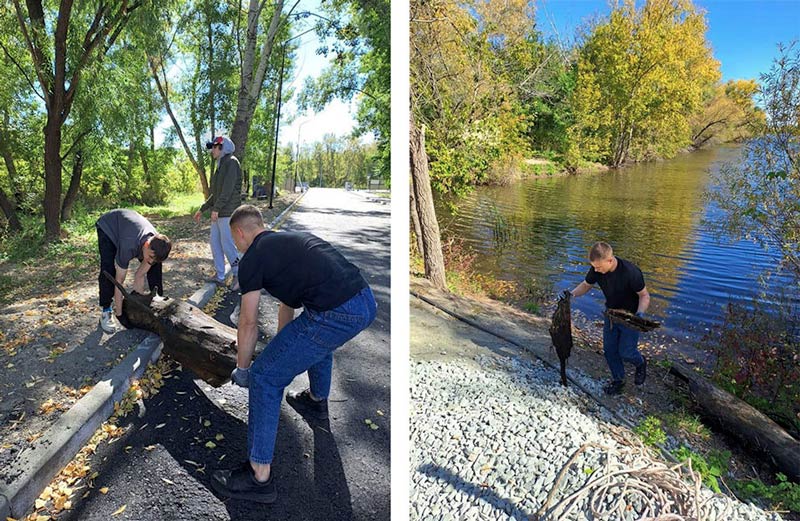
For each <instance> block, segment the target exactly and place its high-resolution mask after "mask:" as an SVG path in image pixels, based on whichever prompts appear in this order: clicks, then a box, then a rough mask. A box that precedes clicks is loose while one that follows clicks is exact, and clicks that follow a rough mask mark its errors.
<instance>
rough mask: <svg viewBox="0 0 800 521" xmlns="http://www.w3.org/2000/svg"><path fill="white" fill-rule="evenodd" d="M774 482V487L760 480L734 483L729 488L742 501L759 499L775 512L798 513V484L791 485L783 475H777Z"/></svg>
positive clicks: (799, 490)
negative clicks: (789, 511)
mask: <svg viewBox="0 0 800 521" xmlns="http://www.w3.org/2000/svg"><path fill="white" fill-rule="evenodd" d="M776 480H777V483H776V484H775V485H767V484H765V483H764V482H762V481H761V480H760V479H751V480H741V481H736V482H734V483H733V484H732V485H731V486H732V488H733V489H734V490H735V491H736V494H737V495H738V496H739V498H740V499H742V500H744V501H750V500H752V499H753V498H761V499H763V500H764V501H766V502H767V503H769V505H770V507H771V508H773V509H775V510H782V509H786V510H791V511H792V512H795V513H798V512H800V484H798V483H792V482H791V481H789V479H788V478H787V477H786V475H784V474H777V475H776Z"/></svg>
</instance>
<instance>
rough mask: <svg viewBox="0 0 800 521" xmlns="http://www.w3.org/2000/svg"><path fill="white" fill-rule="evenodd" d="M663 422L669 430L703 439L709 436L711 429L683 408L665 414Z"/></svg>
mask: <svg viewBox="0 0 800 521" xmlns="http://www.w3.org/2000/svg"><path fill="white" fill-rule="evenodd" d="M664 424H665V425H666V426H667V427H668V428H669V429H671V430H676V431H679V432H682V433H687V434H692V435H694V436H699V437H700V438H702V439H704V440H707V439H709V438H710V437H711V431H710V430H709V429H708V427H706V426H705V425H704V424H703V422H702V421H700V417H699V416H697V415H696V414H690V413H689V412H687V411H686V410H685V409H680V410H678V411H677V412H671V413H667V414H665V415H664Z"/></svg>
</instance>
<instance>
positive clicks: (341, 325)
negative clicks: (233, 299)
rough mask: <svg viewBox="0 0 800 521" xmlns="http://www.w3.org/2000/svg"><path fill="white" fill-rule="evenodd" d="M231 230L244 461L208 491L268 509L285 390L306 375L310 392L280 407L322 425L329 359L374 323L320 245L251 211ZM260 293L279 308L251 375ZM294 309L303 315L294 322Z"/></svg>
mask: <svg viewBox="0 0 800 521" xmlns="http://www.w3.org/2000/svg"><path fill="white" fill-rule="evenodd" d="M230 225H231V230H232V232H233V239H234V241H235V242H236V246H237V247H238V248H239V251H241V252H244V253H243V257H242V260H241V262H240V264H239V281H240V283H241V288H242V299H241V310H240V312H239V324H238V337H237V345H238V351H237V364H236V366H237V367H236V369H235V370H234V371H233V374H232V375H231V379H232V380H233V382H234V383H236V384H238V385H241V386H243V387H248V386H249V389H250V402H249V412H248V421H247V450H248V458H249V460H248V462H247V463H245V464H244V465H242V467H240V468H238V469H235V470H220V471H216V472H215V473H214V474H213V477H212V483H213V486H214V488H215V489H216V490H217V492H219V493H220V494H223V495H225V496H228V497H233V498H240V499H249V500H252V501H258V502H262V503H271V502H273V501H275V499H276V497H277V491H276V488H275V480H274V479H273V478H272V473H271V465H272V459H273V454H274V450H275V439H276V436H277V432H278V418H279V417H280V409H281V400H282V399H283V391H284V389H285V388H286V386H288V385H289V384H290V383H291V382H292V380H293V379H294V378H295V376H297V375H299V374H301V373H303V372H308V380H309V383H310V388H309V389H306V390H304V391H302V392H300V393H289V394H288V395H287V396H286V402H287V403H288V404H289V405H290V406H291V407H292V408H294V409H295V410H296V411H297V412H298V413H300V414H301V415H302V416H303V417H304V418H306V419H307V420H309V421H314V420H316V421H325V420H327V419H328V394H329V393H330V387H331V372H332V367H333V352H334V351H335V350H336V349H337V348H338V347H340V346H342V345H343V344H344V343H345V342H347V341H348V340H350V339H351V338H353V337H355V336H356V335H357V334H358V333H360V332H361V331H363V330H364V329H366V328H367V326H369V325H370V324H371V323H372V321H373V320H374V319H375V313H376V310H377V305H376V303H375V298H374V296H373V295H372V290H371V289H370V287H369V285H368V284H367V282H366V280H364V277H362V276H361V273H360V271H359V269H358V268H357V267H356V266H354V265H353V264H351V263H350V262H348V261H347V259H345V258H344V256H342V254H341V253H339V252H338V251H337V250H336V249H335V248H334V247H333V246H331V245H330V244H329V243H327V242H325V241H324V240H322V239H320V238H319V237H316V236H315V235H312V234H310V233H293V232H273V231H268V230H267V229H266V228H265V227H264V221H263V219H262V217H261V212H260V211H259V210H258V208H256V207H254V206H251V205H243V206H241V207H239V208H238V209H237V210H236V211H235V212H234V213H233V215H232V216H231V220H230ZM262 289H264V290H266V291H267V292H269V293H270V294H271V295H272V296H273V297H275V298H276V299H278V300H279V301H280V306H279V309H278V333H277V335H275V337H274V338H273V339H272V340H271V341H270V342H269V344H267V346H266V347H265V348H264V351H263V352H261V354H259V356H258V357H257V358H256V360H255V362H253V364H252V367H251V365H250V362H251V359H252V357H253V351H254V349H255V346H256V338H257V337H258V327H257V326H258V301H259V297H260V295H261V290H262ZM300 307H302V308H303V312H302V313H301V314H300V315H299V316H298V317H297V318H294V310H295V309H297V308H300ZM333 485H334V484H332V486H333Z"/></svg>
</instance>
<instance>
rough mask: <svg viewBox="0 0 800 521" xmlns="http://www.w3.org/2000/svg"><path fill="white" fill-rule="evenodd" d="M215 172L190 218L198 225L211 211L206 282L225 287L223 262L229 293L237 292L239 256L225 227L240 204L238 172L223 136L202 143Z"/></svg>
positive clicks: (240, 187) (229, 142) (239, 170)
mask: <svg viewBox="0 0 800 521" xmlns="http://www.w3.org/2000/svg"><path fill="white" fill-rule="evenodd" d="M206 148H207V149H209V150H210V151H211V157H213V158H214V160H215V161H216V162H217V168H216V170H215V171H214V173H213V174H212V175H211V187H210V188H211V195H210V196H209V198H208V200H206V202H204V203H203V205H202V206H201V207H200V209H199V210H197V212H196V213H195V214H194V220H195V221H196V222H198V223H199V222H200V218H201V217H202V215H203V212H205V211H206V210H209V209H210V210H211V256H212V257H213V259H214V270H215V274H214V276H213V277H211V278H210V279H209V280H210V281H211V282H215V283H216V284H217V285H220V286H222V285H223V284H224V283H225V258H226V257H227V258H228V263H229V264H230V265H231V273H232V274H233V282H232V283H231V289H232V290H234V291H238V289H239V278H238V271H239V252H238V251H236V245H235V244H234V243H233V237H232V236H231V229H230V226H228V222H229V221H230V217H231V214H232V213H233V211H234V210H236V208H238V207H239V205H241V204H242V168H241V166H239V160H238V159H237V158H236V157H235V156H234V155H233V152H234V150H236V146H235V145H234V144H233V141H231V140H230V139H228V138H227V137H226V136H217V137H215V138H214V139H213V140H211V141H209V142H208V143H206Z"/></svg>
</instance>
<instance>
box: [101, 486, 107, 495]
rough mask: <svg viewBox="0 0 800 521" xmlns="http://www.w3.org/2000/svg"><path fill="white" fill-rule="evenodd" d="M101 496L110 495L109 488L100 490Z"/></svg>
mask: <svg viewBox="0 0 800 521" xmlns="http://www.w3.org/2000/svg"><path fill="white" fill-rule="evenodd" d="M100 493H101V494H108V487H103V488H101V489H100Z"/></svg>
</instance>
